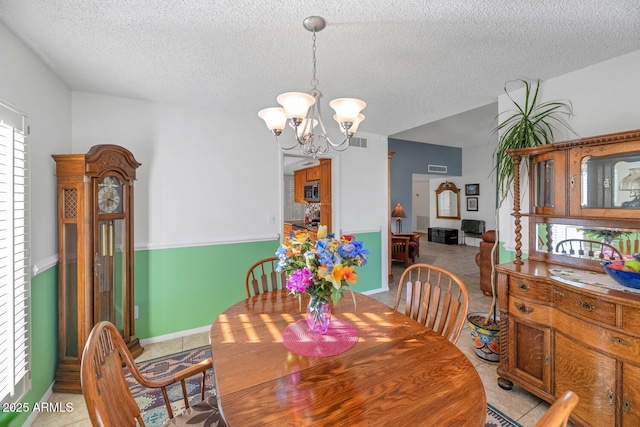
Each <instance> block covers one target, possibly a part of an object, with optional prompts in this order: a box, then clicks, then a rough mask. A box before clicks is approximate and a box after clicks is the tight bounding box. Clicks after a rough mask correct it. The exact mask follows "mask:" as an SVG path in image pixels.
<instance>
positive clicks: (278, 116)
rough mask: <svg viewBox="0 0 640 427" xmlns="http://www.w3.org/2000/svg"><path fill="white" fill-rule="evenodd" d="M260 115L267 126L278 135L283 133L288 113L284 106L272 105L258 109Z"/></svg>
mask: <svg viewBox="0 0 640 427" xmlns="http://www.w3.org/2000/svg"><path fill="white" fill-rule="evenodd" d="M258 117H260V118H261V119H262V120H264V122H265V123H266V124H267V128H268V129H269V130H270V131H271V132H273V134H274V135H276V136H278V135H280V134H281V133H282V130H283V129H284V125H286V124H287V114H286V113H285V111H284V108H279V107H272V108H265V109H263V110H260V111H258Z"/></svg>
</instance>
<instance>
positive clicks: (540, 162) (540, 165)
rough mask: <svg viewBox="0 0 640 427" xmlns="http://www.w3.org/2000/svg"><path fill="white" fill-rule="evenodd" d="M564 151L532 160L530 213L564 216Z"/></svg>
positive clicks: (565, 165)
mask: <svg viewBox="0 0 640 427" xmlns="http://www.w3.org/2000/svg"><path fill="white" fill-rule="evenodd" d="M567 167H568V166H567V160H566V152H565V151H554V152H551V153H544V154H540V155H537V156H535V157H534V158H533V161H532V165H531V180H532V183H531V188H532V189H533V192H532V200H531V206H532V207H531V212H533V213H536V214H541V215H566V214H567V209H566V197H565V182H566V179H565V173H566V170H567Z"/></svg>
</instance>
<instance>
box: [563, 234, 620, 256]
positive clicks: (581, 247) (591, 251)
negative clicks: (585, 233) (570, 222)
mask: <svg viewBox="0 0 640 427" xmlns="http://www.w3.org/2000/svg"><path fill="white" fill-rule="evenodd" d="M556 252H557V253H561V254H563V255H570V256H577V257H580V258H593V259H600V260H620V259H622V254H621V253H620V251H618V249H617V248H616V247H614V246H613V245H610V244H608V243H604V242H598V241H595V240H584V239H566V240H562V241H560V242H558V244H557V245H556Z"/></svg>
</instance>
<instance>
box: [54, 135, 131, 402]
mask: <svg viewBox="0 0 640 427" xmlns="http://www.w3.org/2000/svg"><path fill="white" fill-rule="evenodd" d="M52 157H53V158H54V160H55V161H56V177H57V182H58V258H59V260H58V366H57V369H56V380H55V383H54V385H53V390H54V391H56V392H66V393H81V392H82V389H81V387H80V363H81V360H82V351H83V349H84V345H85V343H86V341H87V338H88V336H89V333H90V332H91V329H92V328H93V326H94V325H95V324H96V323H98V322H100V321H102V320H108V321H110V322H111V323H113V324H114V325H115V326H116V327H117V328H118V330H119V331H120V334H121V335H122V337H123V338H124V341H125V342H126V343H127V346H128V347H129V350H131V353H132V354H133V356H134V357H137V356H138V355H140V354H141V353H142V350H143V348H142V347H140V342H139V340H138V338H137V337H136V336H135V333H134V315H133V314H134V313H133V311H134V307H133V182H134V180H135V179H136V169H137V168H138V167H139V166H140V163H138V162H137V161H136V159H135V158H134V157H133V154H131V152H129V151H128V150H126V149H125V148H122V147H119V146H117V145H96V146H94V147H92V148H91V149H90V150H89V152H88V153H87V154H58V155H53V156H52Z"/></svg>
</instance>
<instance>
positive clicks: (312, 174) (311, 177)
mask: <svg viewBox="0 0 640 427" xmlns="http://www.w3.org/2000/svg"><path fill="white" fill-rule="evenodd" d="M319 179H320V166H314V167H312V168H308V169H307V181H317V180H319Z"/></svg>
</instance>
